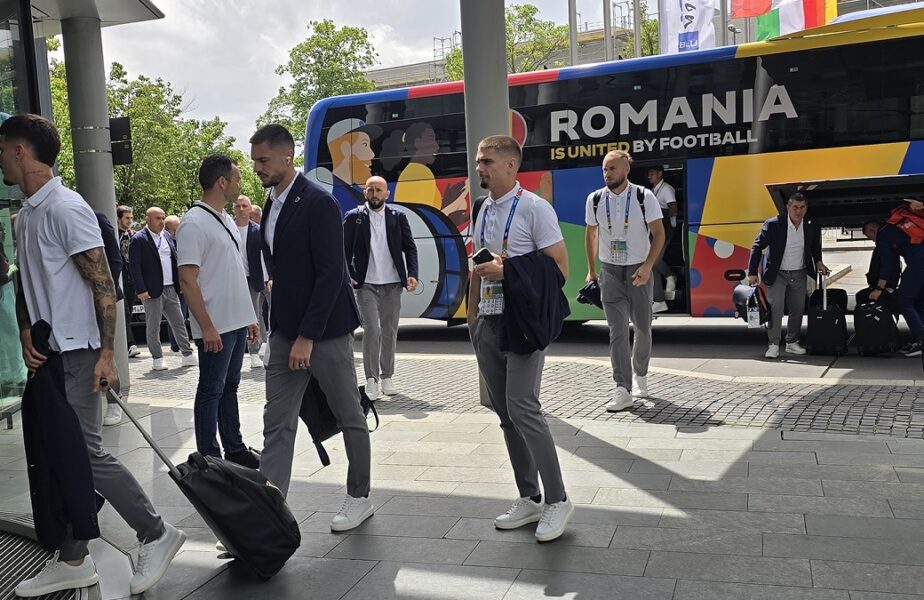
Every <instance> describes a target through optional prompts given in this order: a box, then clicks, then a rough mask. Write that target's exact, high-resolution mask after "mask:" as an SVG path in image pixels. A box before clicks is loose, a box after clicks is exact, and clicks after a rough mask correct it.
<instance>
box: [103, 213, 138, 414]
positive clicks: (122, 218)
mask: <svg viewBox="0 0 924 600" xmlns="http://www.w3.org/2000/svg"><path fill="white" fill-rule="evenodd" d="M133 221H134V215H133V213H132V208H131V207H130V206H125V205H120V206H117V207H116V222H117V223H118V225H119V251H120V252H121V254H122V291H123V292H124V293H125V337H126V339H127V341H128V357H129V358H135V357H136V356H138V355H139V354H141V350H139V349H138V346H137V345H136V344H135V332H134V331H133V329H132V307H133V306H134V305H135V304H137V303H138V298H137V297H136V296H135V284H134V283H132V273H131V269H130V268H129V266H128V246H129V244H131V242H132V236H133V235H135V232H134V231H132V223H133ZM112 406H115V407H118V406H119V405H118V404H114V405H110V408H112ZM120 411H121V409H120ZM120 420H121V419H120Z"/></svg>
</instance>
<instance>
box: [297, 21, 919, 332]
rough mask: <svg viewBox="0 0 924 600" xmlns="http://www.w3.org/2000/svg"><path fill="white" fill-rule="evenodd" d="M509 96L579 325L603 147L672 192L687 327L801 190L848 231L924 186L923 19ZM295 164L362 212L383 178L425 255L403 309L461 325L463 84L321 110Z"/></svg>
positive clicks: (644, 65)
mask: <svg viewBox="0 0 924 600" xmlns="http://www.w3.org/2000/svg"><path fill="white" fill-rule="evenodd" d="M509 93H510V107H511V134H512V135H513V136H514V137H515V138H516V139H517V140H518V141H520V142H521V144H522V145H523V164H522V167H521V169H520V175H519V180H520V182H521V183H522V184H523V185H524V186H525V187H526V188H527V189H530V190H533V191H535V192H536V193H537V194H539V195H540V196H541V197H543V198H545V199H546V200H548V201H549V202H550V203H551V204H552V205H553V206H554V208H555V210H556V212H557V214H558V218H559V221H560V223H561V228H562V232H563V234H564V238H565V242H566V244H567V247H568V252H569V256H570V271H571V276H570V278H569V280H568V282H567V285H566V289H565V292H566V294H567V295H568V297H569V298H571V299H572V314H571V319H575V320H587V319H598V318H601V317H602V311H600V310H599V309H597V308H596V307H592V306H586V305H582V304H578V303H577V302H575V301H574V298H575V296H576V295H577V291H578V289H579V288H580V287H581V286H582V285H583V283H584V276H585V274H586V272H587V268H586V262H585V261H586V259H585V251H584V211H585V201H586V198H587V195H588V194H589V193H590V192H592V191H593V190H595V189H597V188H599V187H601V186H602V185H603V179H602V171H601V162H602V158H603V156H604V154H606V152H608V151H609V150H611V149H624V150H628V151H629V152H630V153H631V154H632V156H633V157H634V159H635V162H634V165H633V170H632V173H631V175H630V180H631V181H633V182H635V183H639V184H644V185H647V181H646V177H645V175H646V171H647V169H648V168H649V167H651V166H653V165H662V166H663V168H664V169H665V173H666V179H667V181H668V182H669V183H671V184H672V185H673V186H674V187H675V188H676V190H677V196H678V209H679V215H678V224H677V227H678V229H677V231H676V233H675V235H674V240H673V242H672V244H671V246H670V247H669V248H668V252H667V259H668V263H669V264H670V266H671V267H672V269H673V270H674V271H675V274H676V275H677V280H678V283H677V288H678V289H677V292H676V293H675V294H674V298H673V300H670V301H669V302H668V304H669V307H670V312H671V313H675V314H682V315H692V316H695V317H701V316H726V315H732V314H734V307H733V305H732V300H731V290H732V287H733V286H734V283H730V282H729V281H727V280H726V278H725V273H726V272H727V271H730V270H734V269H741V268H744V267H746V265H747V262H748V255H749V251H750V247H751V244H752V243H753V241H754V238H755V236H756V234H757V232H758V231H759V229H760V225H761V223H762V222H763V221H764V220H765V219H767V218H768V217H770V216H772V215H774V214H777V213H778V212H779V211H781V210H782V206H783V202H785V198H786V194H788V193H791V192H792V191H794V190H796V189H801V190H804V191H806V192H807V195H808V197H809V202H810V209H809V210H810V213H809V215H810V218H812V219H815V221H816V222H818V223H820V224H821V225H823V226H826V227H857V226H859V225H860V224H861V223H862V222H863V220H864V219H866V218H869V217H871V216H879V215H881V214H882V213H883V212H886V211H887V210H888V209H887V207H886V205H887V204H888V203H889V202H890V201H892V200H894V199H896V198H900V197H901V196H903V195H905V194H908V193H910V192H911V191H914V190H913V188H915V187H916V186H921V185H924V178H922V175H924V9H916V10H909V11H905V12H901V13H895V14H888V15H881V16H876V17H873V18H870V19H866V20H861V21H852V22H847V23H839V24H835V25H828V26H825V27H823V28H819V29H815V30H809V31H805V32H802V33H800V34H796V35H794V36H790V37H788V38H786V39H777V40H770V41H765V42H758V43H750V44H745V45H739V46H731V47H723V48H716V49H710V50H703V51H697V52H689V53H684V54H678V55H670V56H656V57H645V58H640V59H632V60H620V61H615V62H609V63H603V64H596V65H587V66H579V67H574V68H563V69H558V70H555V69H550V70H545V71H539V72H534V73H524V74H517V75H512V76H511V77H510V79H509ZM304 159H305V167H304V169H305V172H306V174H307V175H308V176H309V177H310V178H312V179H313V180H315V181H317V182H319V183H320V184H321V185H323V186H326V187H327V189H329V190H330V191H331V192H332V193H333V195H334V196H335V197H336V198H337V199H338V201H339V202H340V204H341V207H342V210H343V211H344V212H346V211H347V210H350V209H352V208H354V207H356V206H357V205H358V204H360V203H362V202H363V194H362V192H361V186H362V185H363V183H364V182H365V180H366V178H367V177H369V175H370V174H376V175H381V176H383V177H384V178H385V179H386V180H387V181H388V184H389V190H390V192H391V196H390V199H389V201H390V202H395V203H397V204H398V205H400V206H401V207H402V208H403V209H404V210H405V211H406V212H407V213H408V216H409V218H410V220H411V224H412V229H413V232H414V235H415V238H416V239H417V245H418V249H419V253H420V283H421V285H420V287H419V288H418V290H417V292H416V293H415V294H414V295H408V296H406V297H405V300H404V302H403V306H402V316H405V317H428V318H434V319H443V320H447V321H450V322H452V321H453V320H455V319H459V318H462V317H464V314H465V312H464V310H465V308H464V297H465V290H466V286H467V279H468V262H467V255H468V253H469V251H470V249H471V223H470V206H471V199H473V198H476V197H477V196H478V195H480V193H481V192H482V190H480V188H478V186H477V185H470V184H469V183H468V182H467V179H466V174H467V167H468V165H467V161H468V160H469V158H468V157H467V156H466V149H465V115H464V101H463V93H462V83H461V82H452V83H441V84H433V85H425V86H421V87H414V88H406V89H395V90H385V91H377V92H370V93H364V94H357V95H351V96H341V97H334V98H328V99H325V100H322V101H320V102H318V103H317V104H316V105H315V106H314V107H313V108H312V109H311V112H310V114H309V117H308V125H307V130H306V136H305V145H304ZM903 176H912V177H903ZM909 182H910V183H911V184H913V185H910V186H909ZM921 193H922V190H921V189H917V192H916V193H915V194H913V195H916V196H917V195H920V194H921Z"/></svg>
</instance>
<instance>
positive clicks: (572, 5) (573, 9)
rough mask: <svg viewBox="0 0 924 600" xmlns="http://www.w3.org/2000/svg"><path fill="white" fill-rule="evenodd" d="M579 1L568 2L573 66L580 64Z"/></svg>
mask: <svg viewBox="0 0 924 600" xmlns="http://www.w3.org/2000/svg"><path fill="white" fill-rule="evenodd" d="M577 27H578V25H577V0H568V33H569V35H570V37H571V66H572V67H574V66H576V65H577V64H578V41H577Z"/></svg>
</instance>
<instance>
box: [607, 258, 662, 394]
mask: <svg viewBox="0 0 924 600" xmlns="http://www.w3.org/2000/svg"><path fill="white" fill-rule="evenodd" d="M639 266H641V265H626V266H617V265H611V264H609V263H603V264H602V269H601V271H600V282H599V283H600V292H601V296H602V299H603V313H604V314H605V315H606V323H607V325H609V328H610V364H611V365H612V367H613V381H615V382H616V386H617V387H622V388H625V389H626V390H628V391H630V392H631V391H632V373H633V372H634V373H635V374H636V375H640V376H642V377H644V376H646V375H648V362H649V361H650V360H651V294H652V288H653V285H654V284H653V283H652V281H651V279H649V280H648V284H647V285H643V286H642V287H635V286H634V285H632V274H633V273H635V271H636V270H637V269H638V268H639ZM629 319H632V326H633V327H634V328H635V341H634V343H633V344H632V354H631V360H630V355H629Z"/></svg>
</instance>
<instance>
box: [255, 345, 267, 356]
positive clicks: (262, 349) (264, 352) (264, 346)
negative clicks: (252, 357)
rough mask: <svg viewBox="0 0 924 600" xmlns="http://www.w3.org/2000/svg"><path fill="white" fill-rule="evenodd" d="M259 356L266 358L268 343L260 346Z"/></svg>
mask: <svg viewBox="0 0 924 600" xmlns="http://www.w3.org/2000/svg"><path fill="white" fill-rule="evenodd" d="M257 354H259V355H260V356H264V355H265V354H266V342H263V343H262V344H260V351H259V352H258V353H257Z"/></svg>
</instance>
